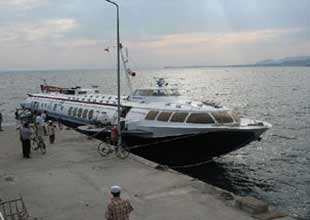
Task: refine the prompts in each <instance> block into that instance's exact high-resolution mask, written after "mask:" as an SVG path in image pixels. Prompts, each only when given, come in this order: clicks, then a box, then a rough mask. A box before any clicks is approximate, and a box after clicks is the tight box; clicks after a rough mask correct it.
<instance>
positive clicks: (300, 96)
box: [0, 67, 310, 220]
mask: <svg viewBox="0 0 310 220" xmlns="http://www.w3.org/2000/svg"><path fill="white" fill-rule="evenodd" d="M154 76H156V77H158V76H161V77H167V78H168V81H169V82H170V84H176V85H177V86H178V87H179V88H180V89H181V92H182V93H183V94H184V95H186V96H188V97H191V98H193V99H201V100H214V101H216V102H219V103H221V104H222V105H225V106H227V107H231V108H233V109H235V110H236V111H238V112H240V113H241V114H242V115H244V116H246V117H249V118H254V119H260V120H265V121H267V122H270V123H271V124H273V128H272V129H270V130H269V131H267V132H266V133H265V134H264V135H263V138H262V141H261V142H255V143H252V144H250V145H248V146H246V147H244V148H242V149H240V150H238V151H236V152H233V153H231V154H228V155H225V156H223V157H221V158H218V159H216V160H215V161H214V162H212V163H210V164H207V165H203V166H200V167H197V168H191V169H186V170H182V171H183V172H186V173H188V174H190V175H192V176H194V177H197V178H199V179H202V180H204V181H206V182H208V183H211V184H214V185H217V186H219V187H222V188H225V189H228V190H230V191H233V192H235V193H237V194H239V195H252V196H255V197H258V198H260V199H263V200H265V201H268V202H269V203H271V204H272V205H274V206H275V207H277V208H278V209H282V210H284V211H286V212H289V213H290V215H292V216H293V217H298V218H299V219H308V220H309V219H310V68H306V67H305V68H303V67H262V68H199V69H198V68H197V69H159V70H144V71H143V73H139V71H138V73H137V77H136V78H135V79H134V81H133V85H134V87H140V86H149V85H150V84H151V82H152V80H153V77H154ZM124 78H125V77H124ZM43 79H45V80H47V82H48V83H50V84H53V85H59V86H66V87H71V86H77V85H78V86H85V87H89V86H92V85H98V86H100V89H101V91H102V92H103V93H109V94H116V74H115V71H107V70H72V71H27V72H23V71H18V72H14V71H11V72H0V111H1V112H2V113H3V114H4V120H5V121H4V122H5V124H15V121H14V110H15V108H16V107H17V106H18V103H19V102H20V101H22V100H23V99H24V98H25V97H26V94H27V93H32V92H38V91H39V85H40V84H42V82H43V81H42V80H43ZM122 84H123V88H124V89H123V90H122V93H123V94H126V93H127V89H125V85H126V84H125V81H124V82H122Z"/></svg>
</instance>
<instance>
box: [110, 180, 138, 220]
mask: <svg viewBox="0 0 310 220" xmlns="http://www.w3.org/2000/svg"><path fill="white" fill-rule="evenodd" d="M111 194H112V196H113V197H112V198H111V201H110V203H109V204H108V206H107V210H106V212H105V217H106V219H107V220H129V214H130V213H131V212H132V211H133V207H132V206H131V204H130V202H129V201H128V200H125V199H122V198H121V197H120V194H121V187H119V186H112V187H111Z"/></svg>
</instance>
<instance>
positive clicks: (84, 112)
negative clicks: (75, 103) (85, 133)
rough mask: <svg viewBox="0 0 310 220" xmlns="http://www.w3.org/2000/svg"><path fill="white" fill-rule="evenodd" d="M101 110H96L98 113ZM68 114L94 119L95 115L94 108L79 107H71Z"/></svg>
mask: <svg viewBox="0 0 310 220" xmlns="http://www.w3.org/2000/svg"><path fill="white" fill-rule="evenodd" d="M99 113H100V112H99V111H96V114H99ZM101 114H104V115H105V114H107V113H106V112H101ZM68 115H69V116H72V117H79V118H83V119H88V120H92V119H93V117H94V110H92V109H91V110H89V109H83V108H77V107H70V108H69V109H68Z"/></svg>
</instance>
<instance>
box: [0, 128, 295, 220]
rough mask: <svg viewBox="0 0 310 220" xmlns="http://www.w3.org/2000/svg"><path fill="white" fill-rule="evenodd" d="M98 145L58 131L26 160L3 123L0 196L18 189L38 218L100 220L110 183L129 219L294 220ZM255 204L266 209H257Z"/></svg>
mask: <svg viewBox="0 0 310 220" xmlns="http://www.w3.org/2000/svg"><path fill="white" fill-rule="evenodd" d="M46 141H47V138H46ZM98 143H99V142H98V141H96V140H88V139H87V137H85V136H84V135H81V134H78V133H77V132H75V131H72V130H62V131H59V130H58V131H57V133H56V143H55V144H54V145H50V144H47V154H46V155H41V154H40V153H39V152H32V154H31V159H23V158H22V153H21V144H20V141H19V137H18V132H17V131H16V129H15V128H14V127H10V128H8V127H6V128H5V131H3V132H0V199H2V200H4V201H5V200H8V199H14V198H16V197H18V195H19V194H21V195H22V196H23V198H24V201H25V203H26V206H27V209H28V211H29V213H30V215H31V216H32V217H36V218H38V219H44V220H68V219H74V220H77V219H81V220H82V219H83V220H84V219H92V220H96V219H98V220H99V219H104V212H105V208H106V206H107V203H108V202H109V198H110V193H109V190H110V186H111V185H115V184H118V185H120V186H121V187H122V188H123V191H122V194H121V196H122V197H124V198H128V199H129V200H130V201H131V203H132V205H133V207H134V211H133V213H132V215H131V219H136V220H142V219H143V220H144V219H150V220H152V219H154V220H155V219H156V220H157V219H161V220H165V219H167V220H168V219H169V220H173V219H177V220H183V219H184V220H191V219H210V220H235V219H238V220H253V219H279V220H280V219H281V220H284V219H285V220H289V219H291V218H289V217H284V215H281V214H279V213H275V212H273V211H271V212H270V210H269V211H267V212H266V207H265V206H264V205H265V204H262V203H260V202H256V201H255V199H254V200H253V199H249V200H250V202H249V203H247V201H246V200H247V198H239V197H237V196H235V195H233V194H231V193H229V192H226V191H224V190H221V189H218V188H216V187H213V186H210V185H208V184H205V183H202V182H200V181H198V180H193V179H192V178H191V177H188V176H185V175H182V174H179V173H176V172H173V171H163V170H157V169H154V166H155V164H153V163H151V162H149V161H145V160H143V159H141V158H138V157H136V156H130V157H129V158H127V159H125V160H121V159H118V158H117V157H115V156H114V154H111V155H109V156H108V157H101V156H100V155H99V154H98V152H97V145H98ZM256 204H257V205H259V206H260V207H258V208H260V209H257V210H264V213H257V212H256V211H255V209H256V208H255V206H256ZM262 206H263V207H262ZM238 207H239V208H238ZM242 207H246V208H245V209H244V208H242ZM253 210H254V211H253Z"/></svg>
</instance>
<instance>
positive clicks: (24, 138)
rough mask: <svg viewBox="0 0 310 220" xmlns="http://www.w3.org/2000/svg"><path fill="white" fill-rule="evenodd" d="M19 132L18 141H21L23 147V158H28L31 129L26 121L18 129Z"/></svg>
mask: <svg viewBox="0 0 310 220" xmlns="http://www.w3.org/2000/svg"><path fill="white" fill-rule="evenodd" d="M19 132H20V141H21V142H22V147H23V156H24V158H30V148H31V141H30V140H31V135H32V130H31V128H30V127H29V124H28V123H27V122H26V123H25V124H24V125H23V126H22V127H21V128H20V130H19Z"/></svg>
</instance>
